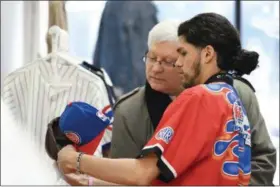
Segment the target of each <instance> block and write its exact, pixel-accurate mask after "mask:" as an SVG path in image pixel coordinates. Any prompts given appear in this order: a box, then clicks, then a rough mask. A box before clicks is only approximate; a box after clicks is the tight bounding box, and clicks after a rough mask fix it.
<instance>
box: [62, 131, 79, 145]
mask: <svg viewBox="0 0 280 187" xmlns="http://www.w3.org/2000/svg"><path fill="white" fill-rule="evenodd" d="M65 135H66V136H67V138H69V140H71V141H72V142H73V143H74V144H80V142H81V138H80V136H79V135H78V134H77V133H75V132H66V133H65Z"/></svg>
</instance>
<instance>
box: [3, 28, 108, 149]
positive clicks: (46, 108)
mask: <svg viewBox="0 0 280 187" xmlns="http://www.w3.org/2000/svg"><path fill="white" fill-rule="evenodd" d="M52 28H53V27H52ZM52 28H51V29H52ZM51 29H50V32H51ZM52 35H53V36H52V39H53V45H52V49H53V52H52V53H50V54H49V55H48V56H47V57H45V58H40V59H37V60H35V61H34V62H32V63H29V64H28V65H26V66H24V67H22V68H19V69H17V70H16V71H14V72H12V73H11V74H9V75H8V76H7V77H6V78H5V80H4V85H3V90H2V93H1V95H2V98H3V101H4V102H5V104H7V106H8V107H9V109H10V110H11V111H12V113H13V116H14V118H15V120H16V121H17V122H18V124H20V126H21V127H22V128H23V129H26V130H28V131H30V132H31V134H32V139H33V141H34V142H36V143H37V144H38V145H39V148H40V150H41V151H44V148H45V146H44V145H45V134H46V130H47V124H48V123H49V122H50V121H51V120H52V119H54V118H55V117H58V116H60V115H61V113H62V112H63V110H64V109H65V106H66V105H67V104H68V103H69V102H73V101H82V102H86V103H88V104H90V105H92V106H94V107H96V108H97V109H99V110H102V109H103V108H105V107H106V106H108V105H110V102H109V100H108V94H107V90H106V87H105V85H104V83H103V81H102V80H101V79H100V77H99V76H97V75H95V74H93V73H91V72H89V71H88V70H86V69H84V68H82V67H81V66H80V65H78V64H80V63H81V62H82V60H80V59H76V58H74V57H72V56H70V55H69V54H67V52H60V51H59V50H60V49H59V46H58V45H61V46H64V48H65V45H62V44H60V43H59V41H60V42H61V41H65V40H63V39H60V38H59V36H60V32H59V33H58V29H57V28H56V29H53V30H52Z"/></svg>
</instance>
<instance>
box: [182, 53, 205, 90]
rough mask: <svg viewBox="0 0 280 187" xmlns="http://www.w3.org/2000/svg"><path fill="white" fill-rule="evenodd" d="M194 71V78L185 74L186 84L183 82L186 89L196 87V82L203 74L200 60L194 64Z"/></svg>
mask: <svg viewBox="0 0 280 187" xmlns="http://www.w3.org/2000/svg"><path fill="white" fill-rule="evenodd" d="M192 69H193V70H194V75H193V76H192V77H191V76H189V75H188V74H184V82H183V87H184V88H191V87H193V86H196V83H195V81H196V79H197V78H198V76H199V75H200V72H201V65H200V58H199V59H198V60H197V61H196V62H195V63H194V65H193V67H192Z"/></svg>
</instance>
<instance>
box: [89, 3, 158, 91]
mask: <svg viewBox="0 0 280 187" xmlns="http://www.w3.org/2000/svg"><path fill="white" fill-rule="evenodd" d="M156 13H157V11H156V8H155V6H154V4H153V3H152V2H149V1H117V2H116V1H108V2H107V3H106V5H105V8H104V11H103V14H102V18H101V22H100V27H99V36H98V40H97V43H96V49H95V54H94V60H93V62H94V65H96V66H97V67H102V68H104V69H105V70H106V72H107V73H108V74H109V76H110V77H111V79H112V80H113V84H114V86H115V87H116V88H117V89H121V90H122V92H123V93H124V92H128V91H130V90H132V89H134V88H136V87H138V86H140V85H144V84H145V64H144V63H143V62H142V57H143V56H144V54H145V51H146V50H147V39H148V33H149V31H150V30H151V29H152V27H153V26H154V25H155V24H157V22H158V21H157V17H156Z"/></svg>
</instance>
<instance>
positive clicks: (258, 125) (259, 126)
mask: <svg viewBox="0 0 280 187" xmlns="http://www.w3.org/2000/svg"><path fill="white" fill-rule="evenodd" d="M234 87H235V88H236V90H237V92H238V94H239V97H240V98H241V100H242V102H243V104H244V107H245V109H246V111H247V115H248V118H249V122H250V124H251V142H252V162H251V164H252V165H251V167H252V171H251V182H250V184H251V185H273V177H274V174H275V170H276V149H275V147H274V146H273V144H272V141H271V139H270V136H269V134H268V131H267V128H266V124H265V121H264V118H263V116H262V114H261V112H260V109H259V104H258V100H257V98H256V95H255V93H254V92H253V91H252V90H251V89H250V88H249V87H248V86H247V85H246V84H244V83H242V82H241V81H236V80H235V82H234Z"/></svg>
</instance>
